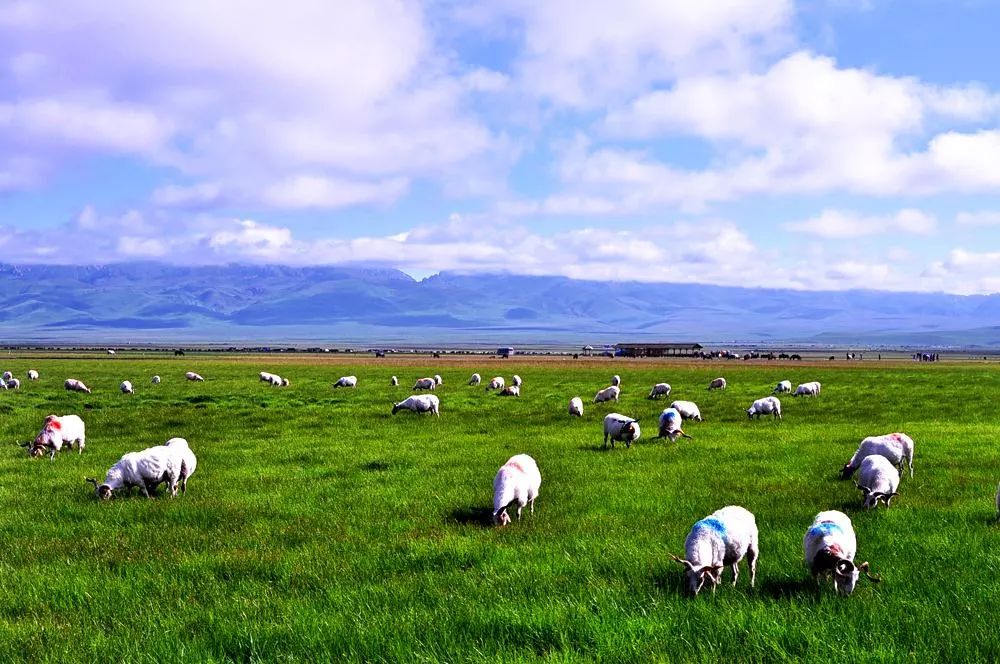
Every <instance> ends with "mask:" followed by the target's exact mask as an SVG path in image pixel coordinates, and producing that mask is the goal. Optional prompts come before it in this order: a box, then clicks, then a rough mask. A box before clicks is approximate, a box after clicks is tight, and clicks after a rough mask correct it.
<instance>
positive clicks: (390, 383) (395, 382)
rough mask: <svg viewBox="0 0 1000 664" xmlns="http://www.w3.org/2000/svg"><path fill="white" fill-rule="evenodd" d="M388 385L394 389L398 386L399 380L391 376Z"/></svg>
mask: <svg viewBox="0 0 1000 664" xmlns="http://www.w3.org/2000/svg"><path fill="white" fill-rule="evenodd" d="M389 385H392V386H393V387H396V386H397V385H399V379H398V378H396V377H395V376H393V377H392V378H390V379H389Z"/></svg>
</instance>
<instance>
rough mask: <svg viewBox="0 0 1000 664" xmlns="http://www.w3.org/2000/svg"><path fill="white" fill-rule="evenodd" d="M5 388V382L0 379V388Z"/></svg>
mask: <svg viewBox="0 0 1000 664" xmlns="http://www.w3.org/2000/svg"><path fill="white" fill-rule="evenodd" d="M6 389H7V383H5V382H3V380H0V390H6Z"/></svg>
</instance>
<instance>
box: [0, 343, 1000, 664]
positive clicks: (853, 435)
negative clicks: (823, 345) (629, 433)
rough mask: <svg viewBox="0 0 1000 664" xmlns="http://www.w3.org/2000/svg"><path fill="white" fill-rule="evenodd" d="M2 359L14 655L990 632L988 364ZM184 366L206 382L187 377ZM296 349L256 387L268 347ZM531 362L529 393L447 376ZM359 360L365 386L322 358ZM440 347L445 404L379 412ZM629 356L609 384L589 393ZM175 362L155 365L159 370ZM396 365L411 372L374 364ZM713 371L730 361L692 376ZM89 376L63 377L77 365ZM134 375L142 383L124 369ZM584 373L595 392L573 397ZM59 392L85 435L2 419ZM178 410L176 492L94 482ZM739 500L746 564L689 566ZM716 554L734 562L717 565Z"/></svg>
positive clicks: (656, 645)
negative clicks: (847, 575)
mask: <svg viewBox="0 0 1000 664" xmlns="http://www.w3.org/2000/svg"><path fill="white" fill-rule="evenodd" d="M278 361H279V360H278V359H277V358H240V359H225V358H223V359H214V358H213V359H208V358H203V357H186V358H179V359H178V360H173V359H145V360H137V359H129V357H128V356H119V357H117V358H101V359H76V360H56V359H45V358H32V359H30V360H25V359H7V360H6V361H5V362H4V363H3V364H4V366H2V367H0V368H2V369H10V370H12V371H13V372H14V373H15V375H17V376H20V377H22V380H23V377H24V375H25V373H26V371H27V370H28V369H29V368H36V369H38V370H39V371H40V372H41V374H42V380H41V381H39V382H37V383H28V382H27V381H24V387H23V389H22V390H21V391H19V392H2V393H0V440H2V441H3V443H4V445H3V446H2V448H0V449H2V450H5V451H3V452H2V454H0V472H2V474H3V478H4V481H3V482H2V484H0V505H2V507H3V509H2V511H0V536H2V542H3V550H4V555H3V558H2V568H0V643H2V644H3V650H2V652H3V654H4V659H5V660H15V659H16V660H34V661H46V660H47V661H71V660H85V661H94V660H98V659H101V660H107V661H171V660H181V661H250V660H262V661H277V660H280V661H324V660H327V661H328V660H333V659H341V658H350V659H356V660H394V661H435V662H436V661H451V662H454V661H465V660H503V661H510V660H521V659H535V658H540V659H549V660H556V661H561V660H579V659H602V660H606V661H643V660H664V661H683V660H703V661H714V660H719V659H728V660H731V661H746V660H754V661H761V660H792V659H795V660H799V659H805V660H816V661H824V662H830V661H844V662H858V661H880V660H884V661H889V660H894V661H895V660H902V659H910V660H913V661H921V662H922V661H933V660H947V661H962V660H964V661H970V660H978V661H984V660H995V659H997V658H998V657H1000V631H998V629H997V624H996V623H997V614H996V607H997V606H998V604H1000V575H998V573H997V572H998V567H1000V550H998V547H997V544H998V543H1000V528H998V527H996V526H994V524H993V519H994V516H995V510H994V506H993V497H994V493H995V489H996V484H997V481H998V480H1000V468H998V466H997V458H998V453H997V442H998V439H1000V412H998V410H997V395H998V387H1000V370H998V369H997V368H994V367H991V366H988V365H968V366H965V365H957V364H955V365H949V364H941V365H938V366H926V365H923V366H922V365H911V364H894V365H890V364H885V365H876V364H875V363H869V364H854V365H850V366H839V365H834V364H833V363H825V362H823V363H820V362H814V363H799V364H796V365H793V366H792V365H786V366H780V365H774V364H771V365H766V364H764V365H753V366H749V365H744V364H729V363H726V364H721V363H704V364H701V363H675V364H665V363H664V364H655V363H652V362H633V363H626V362H622V361H611V360H607V361H598V360H594V361H586V362H584V361H580V362H572V361H562V362H557V361H550V362H529V361H520V360H511V361H507V362H501V361H498V360H489V359H486V358H480V359H477V360H475V361H473V362H470V361H451V360H444V359H442V360H430V359H426V358H424V359H422V360H408V361H405V362H396V361H395V360H389V361H378V362H372V361H364V362H362V361H360V360H359V361H356V362H354V363H353V364H347V363H340V364H338V363H331V362H325V363H321V362H320V361H319V360H316V361H313V360H309V359H302V358H297V359H296V360H295V361H293V362H290V363H287V364H285V363H277V362H278ZM188 369H192V370H196V371H199V372H200V373H201V374H203V375H204V376H205V377H206V382H204V383H188V382H186V381H184V380H183V374H184V371H185V370H188ZM259 370H271V371H275V372H276V373H279V374H281V375H284V376H287V377H289V378H290V379H291V381H292V386H291V387H290V388H286V389H275V388H269V387H267V386H266V385H264V384H261V383H258V382H257V375H256V374H257V371H259ZM473 370H478V371H480V373H482V374H483V377H484V379H488V378H489V377H490V376H492V375H495V374H498V373H503V374H504V375H506V376H507V377H508V379H509V377H510V375H511V374H513V373H519V374H520V375H521V376H522V377H523V378H524V381H525V384H524V387H523V392H522V394H523V396H522V397H521V398H520V399H500V398H496V397H494V396H491V395H487V394H486V393H485V392H484V390H483V389H482V388H471V387H466V386H465V381H466V379H467V378H468V375H469V374H470V373H471V372H472V371H473ZM349 373H353V374H356V375H358V377H359V379H360V384H359V388H358V389H357V390H340V391H334V390H332V389H331V388H330V385H331V383H332V382H333V381H334V380H335V379H336V378H337V377H338V376H340V375H345V374H349ZM434 373H440V374H441V375H442V376H443V377H444V385H443V386H442V387H441V388H439V390H438V392H437V394H438V395H439V397H440V398H441V401H442V409H441V411H442V412H441V418H440V419H435V418H433V417H427V416H416V415H412V414H408V413H401V414H399V415H396V416H395V417H391V416H390V415H389V404H390V401H391V400H400V399H402V398H403V396H405V395H407V394H409V386H410V385H411V384H412V380H413V379H414V378H417V377H420V376H423V375H432V374H434ZM612 373H618V374H621V376H622V379H623V398H622V401H621V402H620V403H619V404H610V405H605V406H603V407H602V406H594V405H592V404H590V400H591V399H592V397H593V394H594V392H595V391H596V390H597V389H598V388H600V387H603V386H605V385H606V384H607V382H608V379H609V377H610V375H611V374H612ZM153 374H160V375H161V376H163V383H162V384H161V385H159V386H152V385H150V384H149V377H150V376H152V375H153ZM391 374H397V375H399V377H400V381H401V383H402V385H401V386H400V387H398V388H391V387H389V376H390V375H391ZM716 375H725V376H726V377H727V379H728V380H729V385H730V386H729V389H727V390H726V391H724V392H712V393H709V392H707V391H706V390H705V385H706V384H707V382H708V381H709V380H710V379H711V378H713V377H715V376H716ZM70 376H72V377H76V378H80V379H82V380H84V381H85V382H86V383H87V384H88V385H90V386H91V388H92V389H93V390H94V394H92V395H82V394H70V393H67V392H65V391H64V390H63V388H62V381H63V379H65V378H67V377H70ZM125 378H129V379H131V380H132V382H133V383H134V384H135V385H136V390H137V393H136V394H135V395H134V396H123V395H121V394H119V393H118V384H119V382H120V381H121V380H122V379H125ZM784 378H788V379H790V380H791V381H792V383H793V384H795V383H798V382H801V381H805V380H820V381H822V382H823V386H824V387H823V393H822V395H821V396H820V397H819V398H816V399H812V400H803V399H792V398H791V397H784V398H782V402H783V404H784V420H783V421H780V422H775V421H771V420H762V421H759V422H748V421H747V419H746V416H745V414H744V409H745V408H746V406H747V405H748V404H749V402H750V401H751V400H752V399H753V398H757V397H760V396H764V395H765V394H768V393H769V392H770V389H771V387H772V386H773V385H774V383H776V382H777V381H778V380H780V379H784ZM659 381H666V382H669V383H671V384H672V385H673V394H672V395H671V399H672V398H678V399H692V400H694V401H696V402H698V404H699V405H700V406H701V409H702V412H703V414H704V415H705V418H706V420H707V421H706V422H704V423H701V424H698V423H691V424H689V425H688V426H686V427H685V428H686V430H687V431H688V433H690V434H691V435H693V436H694V440H692V441H683V442H680V443H676V444H671V443H668V442H663V441H653V440H651V438H652V436H653V435H655V429H656V425H655V419H656V414H658V413H659V411H660V410H661V409H662V408H664V407H665V406H666V405H667V404H668V403H669V400H670V399H668V400H667V401H666V402H663V401H661V402H652V401H647V400H646V398H645V396H646V393H647V392H648V390H649V387H650V385H652V384H653V383H654V382H659ZM575 395H580V396H582V397H583V398H584V401H585V404H586V408H587V411H586V415H585V416H584V417H583V418H582V419H579V420H578V419H572V418H570V417H569V416H568V415H566V413H565V408H566V402H567V401H568V399H569V398H570V397H571V396H575ZM613 410H617V411H618V412H622V413H625V414H629V415H633V416H638V417H639V418H640V420H641V422H642V424H643V432H644V437H643V439H642V440H640V441H639V442H638V443H637V444H635V445H633V446H632V449H630V450H625V449H623V448H622V447H619V448H617V449H615V450H614V451H603V450H602V449H601V439H602V434H601V420H602V419H603V416H604V415H605V414H606V413H608V412H611V411H613ZM49 413H58V414H68V413H77V414H79V415H81V416H82V417H83V418H84V420H85V422H86V424H87V434H88V441H87V450H86V452H85V453H84V454H83V455H78V454H76V453H75V452H72V453H70V452H63V453H62V454H60V455H58V456H57V457H56V459H55V461H54V462H52V463H50V462H49V461H48V460H47V459H30V458H28V456H27V454H25V452H24V450H23V449H22V448H19V447H17V446H16V442H17V441H18V440H21V441H24V440H26V439H29V438H31V437H33V436H34V435H35V434H36V433H37V431H38V429H39V427H40V425H41V421H42V418H43V417H44V416H45V415H46V414H49ZM897 430H898V431H905V432H907V433H908V434H910V435H911V436H912V437H913V438H914V440H915V441H916V455H915V457H916V461H915V466H916V476H915V478H914V479H912V480H910V479H909V478H908V477H905V478H904V480H903V483H902V487H901V490H900V491H901V495H900V496H899V498H898V499H896V500H895V501H893V507H892V508H891V509H890V510H888V511H886V510H884V509H879V510H878V511H875V512H862V511H861V510H860V492H859V491H858V490H857V489H855V488H854V485H853V483H851V482H844V481H840V480H838V479H837V471H838V469H839V468H840V466H841V465H842V464H843V463H845V462H846V461H847V459H848V458H850V456H851V454H852V452H853V450H854V448H855V447H856V446H857V443H858V442H859V441H860V440H861V438H863V437H864V436H866V435H870V434H877V433H887V432H891V431H897ZM172 436H183V437H185V438H187V439H188V440H189V441H190V443H191V446H192V448H193V449H194V450H195V452H196V453H197V454H198V457H199V467H198V472H197V474H196V475H195V476H194V477H193V478H192V479H191V482H190V484H189V487H188V493H187V496H185V497H178V498H177V499H173V500H170V499H167V498H162V497H161V498H159V499H157V500H152V501H148V500H146V499H144V498H142V497H140V496H139V495H138V493H135V494H134V495H133V496H132V497H129V498H121V499H117V498H116V499H115V500H112V501H110V502H107V503H99V502H98V501H96V500H95V498H94V495H93V490H92V488H91V487H90V486H89V485H87V484H85V483H84V479H83V478H84V476H87V475H90V476H97V477H103V475H104V473H105V471H106V470H107V468H108V467H109V466H110V465H111V464H113V463H114V462H115V461H116V460H117V459H118V458H119V457H120V456H121V455H122V454H123V453H125V452H127V451H132V450H138V449H142V448H145V447H148V446H150V445H156V444H162V442H163V441H165V440H166V439H167V438H169V437H172ZM519 452H526V453H528V454H531V455H532V456H533V457H534V458H535V459H536V460H537V461H538V464H539V467H540V469H541V473H542V487H541V496H540V498H539V499H538V501H537V504H536V510H535V514H534V515H528V514H527V513H526V515H525V518H524V519H523V520H522V521H521V522H515V523H514V524H512V525H511V526H510V527H508V528H504V529H495V528H492V527H490V526H489V525H488V523H489V513H490V506H491V498H492V480H493V476H494V474H495V473H496V470H497V468H498V467H499V466H500V465H501V464H502V463H503V462H504V461H505V460H506V459H507V458H508V457H510V456H511V455H513V454H515V453H519ZM728 504H739V505H743V506H744V507H746V508H748V509H749V510H751V511H752V512H754V513H755V515H756V517H757V523H758V526H759V528H760V537H761V560H760V566H759V571H758V579H757V588H756V589H750V588H749V586H748V585H746V584H747V583H748V581H749V575H743V576H741V579H740V585H739V586H738V587H736V588H732V587H731V586H729V585H728V584H727V585H725V586H722V587H721V588H720V589H719V592H718V593H717V594H716V595H715V596H712V595H711V594H705V593H703V594H702V595H700V596H699V597H697V598H692V597H690V596H688V595H686V594H685V592H684V577H683V572H682V570H681V568H680V566H678V565H677V564H676V563H674V562H672V561H671V560H670V558H669V556H668V552H673V553H678V554H682V553H683V544H684V538H685V536H686V535H687V532H688V530H689V528H690V527H691V525H692V524H693V523H694V522H695V521H697V520H698V519H700V518H702V517H703V516H705V515H707V514H709V513H710V512H712V511H713V510H715V509H718V508H719V507H722V506H724V505H728ZM824 509H840V510H843V511H846V512H847V513H848V514H849V515H850V516H851V518H852V519H853V520H854V526H855V529H856V531H857V534H858V542H859V546H858V559H859V560H868V561H870V562H871V565H872V568H873V571H874V572H875V573H877V574H880V575H881V576H882V577H883V579H884V580H883V582H882V583H881V584H879V585H873V584H871V583H867V582H865V581H864V580H862V581H861V582H859V586H858V590H857V591H856V592H855V594H854V595H853V596H851V597H849V598H843V597H838V596H836V595H835V594H834V592H833V589H832V587H828V586H824V587H823V588H821V589H819V590H817V588H816V587H815V585H814V584H813V582H812V580H811V578H810V577H809V575H808V573H807V570H806V568H805V565H804V563H803V561H802V536H803V534H804V532H805V529H806V528H807V526H808V525H809V523H810V522H811V520H812V518H813V516H814V515H815V514H816V513H817V512H818V511H820V510H824ZM727 578H728V576H727Z"/></svg>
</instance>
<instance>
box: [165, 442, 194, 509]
mask: <svg viewBox="0 0 1000 664" xmlns="http://www.w3.org/2000/svg"><path fill="white" fill-rule="evenodd" d="M164 445H165V446H167V447H169V448H171V449H174V450H176V451H177V454H178V455H179V456H180V459H181V470H180V474H179V475H178V477H177V479H178V480H179V482H180V486H181V493H182V494H185V495H186V494H187V483H188V478H190V477H191V476H192V475H194V471H195V470H197V469H198V457H196V456H195V455H194V452H193V451H191V446H190V445H188V442H187V440H185V439H184V438H171V439H170V440H168V441H167V442H165V443H164Z"/></svg>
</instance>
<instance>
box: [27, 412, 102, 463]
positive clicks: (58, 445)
mask: <svg viewBox="0 0 1000 664" xmlns="http://www.w3.org/2000/svg"><path fill="white" fill-rule="evenodd" d="M64 445H69V448H70V449H73V447H74V446H76V448H77V449H78V450H79V452H80V454H83V448H84V447H86V446H87V435H86V427H85V426H84V425H83V420H81V419H80V417H79V416H77V415H63V416H62V417H59V416H58V415H49V416H48V417H46V418H45V421H44V422H42V430H41V431H40V432H38V435H37V436H35V440H34V441H32V442H31V443H28V444H25V445H24V447H27V448H28V454H30V455H31V456H33V457H40V456H42V455H43V454H45V453H46V452H48V453H49V460H50V461H55V458H56V452H59V451H60V450H62V448H63V446H64Z"/></svg>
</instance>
